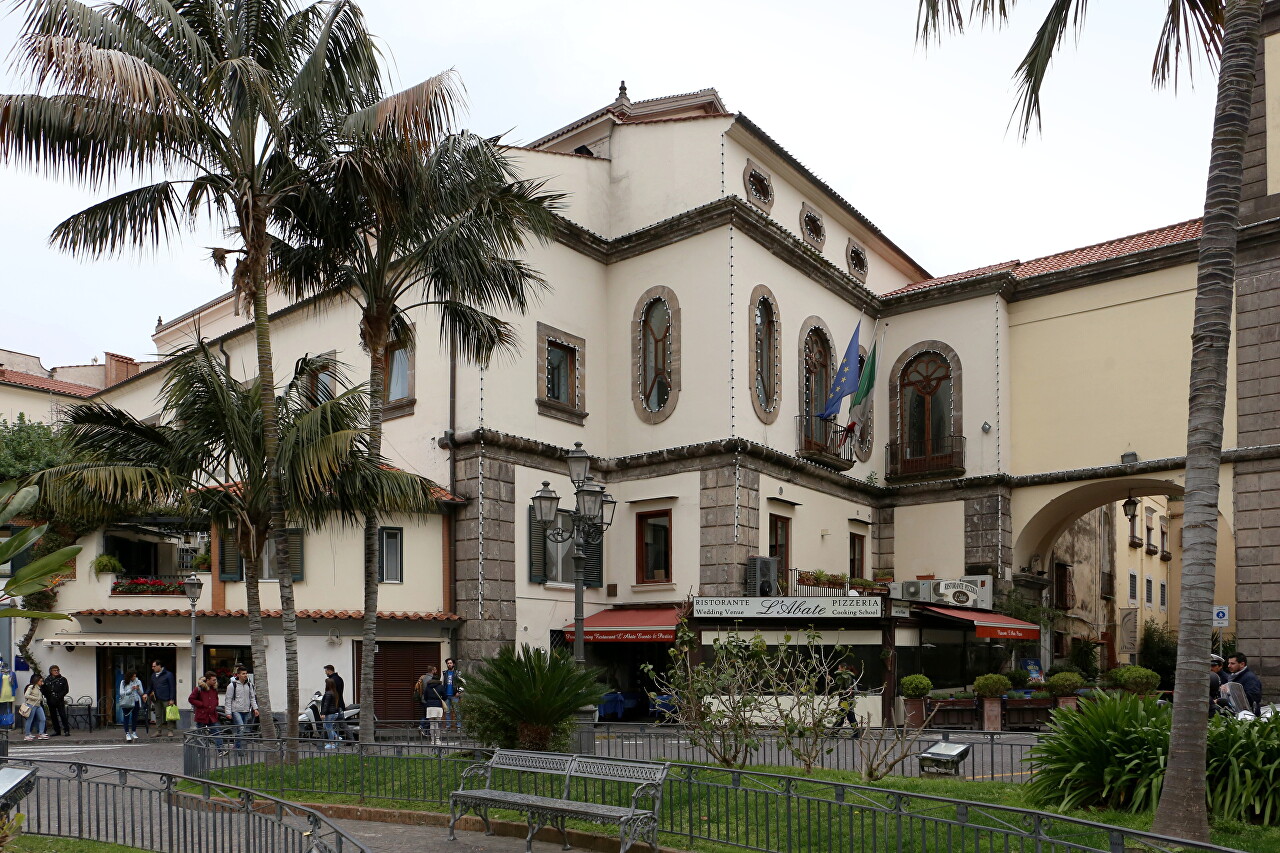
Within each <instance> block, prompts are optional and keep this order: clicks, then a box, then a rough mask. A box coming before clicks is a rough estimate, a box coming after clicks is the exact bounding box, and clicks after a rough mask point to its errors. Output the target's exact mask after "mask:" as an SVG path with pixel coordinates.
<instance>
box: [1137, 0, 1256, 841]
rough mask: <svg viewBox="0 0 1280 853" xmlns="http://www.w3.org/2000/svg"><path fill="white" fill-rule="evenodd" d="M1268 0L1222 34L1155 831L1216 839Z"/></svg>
mask: <svg viewBox="0 0 1280 853" xmlns="http://www.w3.org/2000/svg"><path fill="white" fill-rule="evenodd" d="M1261 17H1262V2H1261V0H1231V2H1228V4H1227V9H1226V20H1225V22H1224V27H1223V50H1222V70H1221V73H1220V75H1219V77H1218V102H1217V107H1216V111H1215V113H1214V121H1213V147H1212V153H1211V155H1210V159H1209V179H1208V185H1207V188H1206V191H1205V205H1204V226H1203V232H1202V234H1201V237H1200V262H1199V273H1198V276H1197V280H1196V309H1195V325H1194V327H1193V328H1192V332H1191V345H1192V347H1191V391H1190V398H1189V401H1188V413H1187V479H1186V501H1185V503H1184V505H1183V506H1184V509H1183V526H1182V530H1183V534H1182V535H1183V543H1182V549H1183V550H1182V605H1181V612H1180V613H1179V617H1178V667H1177V683H1178V685H1179V689H1178V690H1176V691H1175V692H1174V699H1173V724H1172V726H1173V728H1172V733H1171V737H1170V744H1169V760H1168V763H1167V765H1166V767H1165V774H1164V785H1163V788H1162V790H1161V793H1160V804H1159V806H1158V807H1157V809H1156V817H1155V823H1154V824H1153V826H1152V829H1153V830H1154V831H1155V832H1159V833H1161V834H1164V835H1171V836H1174V837H1176V838H1185V839H1188V840H1191V841H1201V842H1207V841H1208V840H1209V824H1208V810H1207V809H1206V808H1205V713H1206V711H1207V709H1206V707H1205V696H1204V686H1205V682H1206V680H1207V679H1208V671H1209V643H1210V637H1211V631H1212V629H1211V627H1210V621H1211V618H1210V608H1212V606H1213V584H1214V563H1215V554H1216V551H1217V543H1218V488H1219V486H1218V477H1219V472H1220V470H1221V464H1222V429H1223V412H1224V409H1225V407H1226V396H1227V361H1228V356H1229V349H1230V344H1231V308H1232V305H1231V303H1232V297H1233V295H1234V292H1233V286H1234V282H1235V268H1236V241H1237V237H1238V231H1239V225H1240V186H1241V183H1242V181H1243V176H1244V145H1245V136H1246V134H1247V132H1248V126H1249V118H1250V111H1251V110H1250V102H1251V100H1252V97H1253V89H1254V78H1255V73H1256V62H1257V56H1258V31H1259V27H1260V21H1261Z"/></svg>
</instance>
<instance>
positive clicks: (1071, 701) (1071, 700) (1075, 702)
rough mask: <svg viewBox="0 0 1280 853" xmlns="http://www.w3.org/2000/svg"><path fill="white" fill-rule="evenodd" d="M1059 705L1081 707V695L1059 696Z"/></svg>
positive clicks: (1062, 706)
mask: <svg viewBox="0 0 1280 853" xmlns="http://www.w3.org/2000/svg"><path fill="white" fill-rule="evenodd" d="M1058 707H1059V708H1078V707H1080V697H1079V696H1059V697H1058Z"/></svg>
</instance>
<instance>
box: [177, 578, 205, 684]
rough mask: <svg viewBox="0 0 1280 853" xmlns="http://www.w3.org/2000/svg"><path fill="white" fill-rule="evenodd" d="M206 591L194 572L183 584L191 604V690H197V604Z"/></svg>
mask: <svg viewBox="0 0 1280 853" xmlns="http://www.w3.org/2000/svg"><path fill="white" fill-rule="evenodd" d="M203 589H204V583H203V582H202V581H201V580H200V577H199V576H198V575H197V574H196V573H195V572H192V573H191V574H190V575H188V576H187V579H186V580H184V581H183V582H182V591H183V592H185V593H186V594H187V601H190V602H191V689H192V690H195V689H196V604H197V603H199V601H200V592H201V591H202V590H203Z"/></svg>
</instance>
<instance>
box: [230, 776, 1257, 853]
mask: <svg viewBox="0 0 1280 853" xmlns="http://www.w3.org/2000/svg"><path fill="white" fill-rule="evenodd" d="M464 765H465V762H462V761H457V760H447V759H446V760H441V759H438V758H435V757H433V756H430V755H429V754H418V755H412V756H404V757H388V756H377V757H373V756H371V757H367V758H363V759H362V758H361V757H360V756H358V755H355V754H351V753H337V754H329V755H321V756H317V757H314V758H302V759H301V760H299V761H298V762H297V763H296V764H294V765H277V766H274V767H268V766H265V765H261V764H253V765H241V766H237V767H229V768H226V769H223V770H220V771H218V772H217V773H216V774H215V775H216V777H217V780H218V781H220V782H223V783H227V784H232V785H239V786H243V787H247V788H253V789H255V790H259V791H263V792H265V793H270V794H273V795H275V796H277V797H280V798H282V799H285V800H291V801H296V802H310V803H341V804H362V805H369V806H375V807H383V808H393V809H404V810H420V811H433V812H445V811H447V802H448V799H449V792H450V791H453V790H455V789H456V788H457V786H458V774H459V773H460V772H461V768H462V767H463V766H464ZM752 769H753V770H757V771H760V772H762V773H775V774H778V775H781V776H794V775H795V774H796V770H795V768H793V767H755V768H752ZM700 775H702V774H700ZM705 776H706V778H708V779H710V780H712V781H713V782H715V783H716V784H717V787H716V788H715V793H714V795H712V796H709V797H696V798H695V799H692V800H691V799H689V796H688V795H686V793H685V789H684V787H683V786H682V785H679V784H669V785H668V788H667V792H666V794H665V799H664V801H663V812H664V820H663V826H664V828H665V829H671V830H674V832H672V833H670V834H667V835H665V836H664V839H663V840H664V843H666V844H669V845H672V846H678V847H684V848H689V849H694V850H699V851H707V853H726V851H730V850H734V849H735V848H734V847H732V846H729V845H726V844H723V843H718V842H717V840H719V841H724V840H731V841H733V842H735V843H736V844H740V845H743V846H751V847H766V846H768V843H767V842H766V839H769V840H776V839H778V838H783V837H786V836H787V835H793V836H797V835H799V836H800V837H801V838H802V840H803V846H806V847H810V848H818V847H826V848H829V849H846V850H859V851H867V853H872V851H881V850H894V849H896V831H897V827H896V824H895V823H894V818H893V816H892V815H885V814H883V813H881V812H877V811H875V810H873V809H866V810H863V809H856V808H854V809H850V808H848V807H847V806H839V805H836V804H834V803H832V802H831V801H830V800H831V792H832V789H831V788H830V786H829V785H827V784H824V783H829V782H840V783H845V784H850V785H868V783H866V782H863V781H862V780H861V779H860V778H859V777H858V776H856V775H855V774H852V773H848V772H842V771H833V770H817V771H815V772H814V774H813V775H812V776H811V777H809V778H810V779H811V780H812V781H804V780H799V781H797V782H794V783H793V792H794V793H796V794H799V795H801V796H800V799H798V800H793V803H795V804H796V805H795V806H794V807H793V810H792V813H790V814H787V813H786V809H785V808H783V807H782V805H783V803H784V800H783V799H782V798H779V797H777V796H776V794H775V793H774V792H772V791H770V790H769V789H768V785H767V784H757V783H755V782H753V781H751V780H752V779H753V778H754V777H741V778H742V780H744V781H742V783H741V784H737V785H735V784H734V783H733V781H732V776H731V774H730V773H729V772H727V771H721V770H717V769H716V768H710V767H709V768H707V771H706V774H705ZM541 778H542V779H543V781H547V779H546V777H541ZM362 786H363V790H364V791H366V796H364V797H363V798H362V797H361V796H359V795H358V794H356V793H354V792H356V791H360V790H362ZM869 786H870V787H875V788H880V789H885V790H886V791H903V792H907V793H914V794H921V795H930V796H936V797H942V798H945V799H948V800H968V801H971V802H978V803H986V804H991V805H995V806H1005V807H1009V808H1018V809H1035V810H1039V811H1044V810H1043V809H1038V807H1036V806H1034V805H1033V804H1031V803H1029V802H1027V800H1026V798H1025V794H1026V789H1025V788H1024V787H1023V786H1022V785H1020V784H1014V783H1007V782H973V781H968V780H960V779H947V778H928V779H911V778H902V777H893V778H890V779H886V780H883V781H881V782H879V783H870V785H869ZM523 789H524V790H526V791H529V792H531V793H532V792H534V791H533V790H532V789H530V788H529V786H528V784H526V785H525V787H524V788H523ZM537 792H538V793H542V792H543V791H541V790H539V791H537ZM547 793H551V791H550V789H548V790H547ZM556 793H557V795H558V792H556ZM618 794H619V797H618V798H617V801H618V802H619V804H621V803H622V800H621V799H620V797H621V792H620V791H619V792H618ZM858 796H860V795H857V794H856V792H850V794H849V802H856V798H857V797H858ZM609 799H615V798H614V797H610V798H609ZM888 801H889V795H888V794H887V793H886V795H884V796H881V795H872V798H871V800H870V801H869V802H868V804H869V805H872V804H874V805H876V806H879V807H881V808H883V807H884V806H885V805H887V804H888ZM927 807H928V804H927V803H923V802H921V801H916V803H914V804H912V806H911V808H912V810H913V811H920V810H923V809H925V808H927ZM1063 814H1066V815H1067V816H1070V817H1074V818H1078V819H1082V820H1087V821H1092V822H1095V823H1102V824H1108V825H1112V826H1120V827H1125V828H1129V829H1139V830H1149V829H1150V827H1151V814H1150V813H1145V814H1133V813H1129V812H1116V811H1106V812H1072V813H1063ZM493 816H494V817H495V818H499V819H512V820H518V821H520V822H523V820H524V818H523V816H521V815H517V814H514V813H512V814H509V815H508V814H502V813H500V812H497V811H495V812H493ZM1005 817H1007V816H1005ZM1001 822H1002V817H1001V816H1000V815H999V814H996V813H991V814H983V813H971V814H970V816H969V825H970V826H978V827H981V826H998V825H1000V824H1001ZM579 828H583V829H591V827H590V826H589V825H587V824H583V825H581V826H580V827H579ZM595 831H600V830H599V828H598V827H597V828H596V829H595ZM1070 831H1073V830H1071V829H1070V828H1060V829H1055V830H1052V832H1054V833H1063V834H1065V833H1067V832H1070ZM942 832H945V830H944V829H942V828H940V827H939V825H938V824H927V825H921V824H920V823H912V822H910V821H908V822H907V824H906V828H905V832H904V834H905V836H906V840H907V841H908V842H909V846H908V847H907V848H906V849H932V848H933V847H934V846H936V845H937V844H938V843H939V842H941V841H942V840H943V839H942V838H941V836H940V833H942ZM691 835H692V837H693V840H692V841H691V840H690V836H691ZM1057 837H1064V836H1063V835H1061V834H1059V835H1057ZM1075 840H1077V841H1078V842H1079V843H1083V844H1088V845H1090V846H1097V847H1100V848H1102V849H1106V848H1107V846H1108V844H1107V843H1106V837H1105V835H1103V834H1101V833H1089V834H1086V835H1079V836H1076V837H1075ZM990 841H991V837H990V836H986V835H983V840H981V841H980V840H978V839H976V838H973V839H965V840H961V841H956V840H954V839H953V841H952V844H953V849H954V850H955V851H956V853H962V851H964V850H975V849H985V848H986V846H987V844H988V842H990ZM1213 841H1214V843H1216V844H1219V845H1221V846H1224V847H1232V848H1235V849H1237V850H1245V851H1249V853H1280V827H1255V826H1248V825H1242V824H1234V825H1219V826H1216V827H1215V828H1214V832H1213ZM1000 843H1001V842H996V844H997V846H1000ZM910 845H915V846H910Z"/></svg>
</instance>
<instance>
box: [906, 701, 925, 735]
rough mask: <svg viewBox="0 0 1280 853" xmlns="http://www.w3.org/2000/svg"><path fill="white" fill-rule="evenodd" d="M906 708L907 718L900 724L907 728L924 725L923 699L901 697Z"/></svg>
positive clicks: (916, 727)
mask: <svg viewBox="0 0 1280 853" xmlns="http://www.w3.org/2000/svg"><path fill="white" fill-rule="evenodd" d="M902 704H903V705H904V706H905V707H906V709H907V718H906V719H905V720H903V721H902V724H903V725H904V726H906V727H907V728H909V729H918V728H920V727H921V726H923V725H924V699H905V698H904V699H903V700H902Z"/></svg>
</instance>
